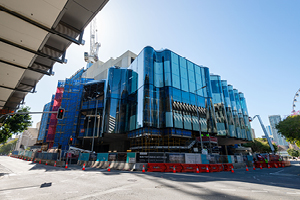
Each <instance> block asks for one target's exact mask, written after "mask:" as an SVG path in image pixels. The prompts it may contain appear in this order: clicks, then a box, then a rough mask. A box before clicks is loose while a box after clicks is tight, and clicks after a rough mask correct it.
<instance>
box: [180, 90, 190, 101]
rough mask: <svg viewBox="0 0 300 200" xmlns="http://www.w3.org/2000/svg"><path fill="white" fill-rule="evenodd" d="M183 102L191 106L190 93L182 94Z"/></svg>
mask: <svg viewBox="0 0 300 200" xmlns="http://www.w3.org/2000/svg"><path fill="white" fill-rule="evenodd" d="M181 95H182V96H181V97H182V102H183V103H186V104H190V95H189V93H188V92H183V91H182V92H181Z"/></svg>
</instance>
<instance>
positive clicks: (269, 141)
mask: <svg viewBox="0 0 300 200" xmlns="http://www.w3.org/2000/svg"><path fill="white" fill-rule="evenodd" d="M255 117H257V118H258V120H259V123H260V125H261V128H262V130H263V131H264V133H265V136H266V138H267V140H268V143H269V146H270V148H271V150H272V152H273V154H275V149H274V146H273V144H272V142H271V139H270V137H269V135H268V133H267V130H266V128H265V126H264V124H263V122H262V120H261V118H260V116H259V115H255V116H254V117H253V119H252V118H251V117H250V118H249V121H253V120H254V118H255Z"/></svg>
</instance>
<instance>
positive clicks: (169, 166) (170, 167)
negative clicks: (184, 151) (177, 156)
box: [165, 163, 182, 172]
mask: <svg viewBox="0 0 300 200" xmlns="http://www.w3.org/2000/svg"><path fill="white" fill-rule="evenodd" d="M165 165H166V170H165V172H173V170H174V167H175V171H176V172H181V171H182V165H181V164H176V163H165Z"/></svg>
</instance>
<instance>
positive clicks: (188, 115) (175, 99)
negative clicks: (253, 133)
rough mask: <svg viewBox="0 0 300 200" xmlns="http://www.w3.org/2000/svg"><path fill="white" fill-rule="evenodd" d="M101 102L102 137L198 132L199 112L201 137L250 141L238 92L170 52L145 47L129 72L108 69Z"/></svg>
mask: <svg viewBox="0 0 300 200" xmlns="http://www.w3.org/2000/svg"><path fill="white" fill-rule="evenodd" d="M204 86H206V87H205V88H203V87H204ZM105 98H106V100H105V108H104V109H105V112H104V114H105V116H104V124H103V125H104V129H103V133H126V132H128V131H135V130H137V129H139V128H147V127H152V128H158V129H159V128H177V129H184V130H189V131H191V130H194V131H198V130H199V123H198V116H197V115H198V114H199V117H200V123H201V130H202V131H203V132H204V133H213V134H218V135H222V136H230V137H237V138H243V139H249V136H248V133H247V129H248V128H247V126H248V125H247V124H246V123H245V116H244V114H243V111H242V110H243V106H244V103H243V100H242V101H241V100H240V98H239V94H238V91H237V90H236V91H234V90H233V87H232V86H228V85H227V82H226V81H225V82H221V79H220V76H210V75H209V69H208V68H206V67H202V66H198V65H196V64H194V63H192V62H190V61H189V60H187V59H185V58H184V57H181V56H179V55H177V54H176V53H174V52H172V51H170V50H162V51H155V50H154V49H153V48H152V47H145V48H144V49H143V50H142V51H141V53H140V54H139V55H138V56H137V58H136V59H135V60H134V61H133V62H132V64H131V65H130V66H129V68H128V69H120V68H118V67H112V68H110V69H109V72H108V79H107V87H106V97H105ZM197 109H198V114H197ZM216 118H217V119H216ZM112 126H113V127H112ZM249 127H250V125H249Z"/></svg>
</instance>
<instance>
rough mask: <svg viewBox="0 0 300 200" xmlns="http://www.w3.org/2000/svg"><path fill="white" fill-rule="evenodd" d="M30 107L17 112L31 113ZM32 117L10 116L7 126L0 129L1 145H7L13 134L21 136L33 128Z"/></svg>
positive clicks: (25, 115)
mask: <svg viewBox="0 0 300 200" xmlns="http://www.w3.org/2000/svg"><path fill="white" fill-rule="evenodd" d="M29 110H30V108H29V107H28V106H26V107H22V108H21V109H19V110H18V111H17V112H29ZM30 120H31V116H30V115H29V114H24V115H18V114H15V115H12V116H8V118H7V120H6V121H5V124H4V125H2V127H0V143H5V142H6V141H7V139H8V138H10V137H11V136H12V134H19V133H21V132H23V131H24V130H26V129H27V128H28V127H29V126H31V123H32V122H31V121H30Z"/></svg>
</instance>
